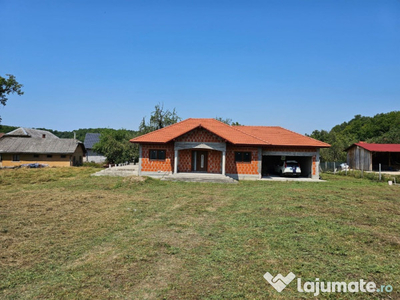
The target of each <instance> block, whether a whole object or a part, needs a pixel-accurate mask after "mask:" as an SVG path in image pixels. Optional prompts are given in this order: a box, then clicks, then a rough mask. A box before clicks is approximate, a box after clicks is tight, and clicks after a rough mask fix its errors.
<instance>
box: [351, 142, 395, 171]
mask: <svg viewBox="0 0 400 300" xmlns="http://www.w3.org/2000/svg"><path fill="white" fill-rule="evenodd" d="M345 151H346V152H347V164H348V165H349V167H350V169H354V170H364V171H377V170H378V169H379V164H381V168H382V170H385V171H395V170H399V169H400V144H370V143H365V142H358V143H355V144H353V145H351V146H350V147H348V148H347V149H346V150H345Z"/></svg>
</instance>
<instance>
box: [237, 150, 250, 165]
mask: <svg viewBox="0 0 400 300" xmlns="http://www.w3.org/2000/svg"><path fill="white" fill-rule="evenodd" d="M239 153H240V156H241V157H240V159H238V154H239ZM245 153H248V157H249V159H250V160H245ZM236 162H240V163H251V151H235V163H236Z"/></svg>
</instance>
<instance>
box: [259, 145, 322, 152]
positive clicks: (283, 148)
mask: <svg viewBox="0 0 400 300" xmlns="http://www.w3.org/2000/svg"><path fill="white" fill-rule="evenodd" d="M262 150H263V151H282V152H317V148H315V147H300V146H299V147H290V146H267V147H263V149H262Z"/></svg>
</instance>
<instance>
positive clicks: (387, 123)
mask: <svg viewBox="0 0 400 300" xmlns="http://www.w3.org/2000/svg"><path fill="white" fill-rule="evenodd" d="M310 136H311V137H312V138H314V139H317V140H320V141H322V142H326V143H328V144H330V145H331V147H330V148H328V149H321V152H320V155H321V160H322V161H346V152H344V149H346V148H347V147H348V146H350V145H351V144H353V143H357V142H359V141H364V142H369V143H389V144H390V143H392V144H397V143H400V111H392V112H389V113H382V114H377V115H375V116H373V117H365V116H361V115H355V116H354V118H353V119H352V120H350V121H349V122H343V123H342V124H339V125H336V126H334V127H333V128H332V129H331V130H330V131H329V132H328V131H325V130H321V131H319V130H314V131H313V132H312V133H311V135H310Z"/></svg>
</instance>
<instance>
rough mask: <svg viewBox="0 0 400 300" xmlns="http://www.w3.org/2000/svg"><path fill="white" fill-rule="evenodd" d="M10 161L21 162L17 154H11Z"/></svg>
mask: <svg viewBox="0 0 400 300" xmlns="http://www.w3.org/2000/svg"><path fill="white" fill-rule="evenodd" d="M12 161H21V158H20V157H19V154H13V160H12Z"/></svg>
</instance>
